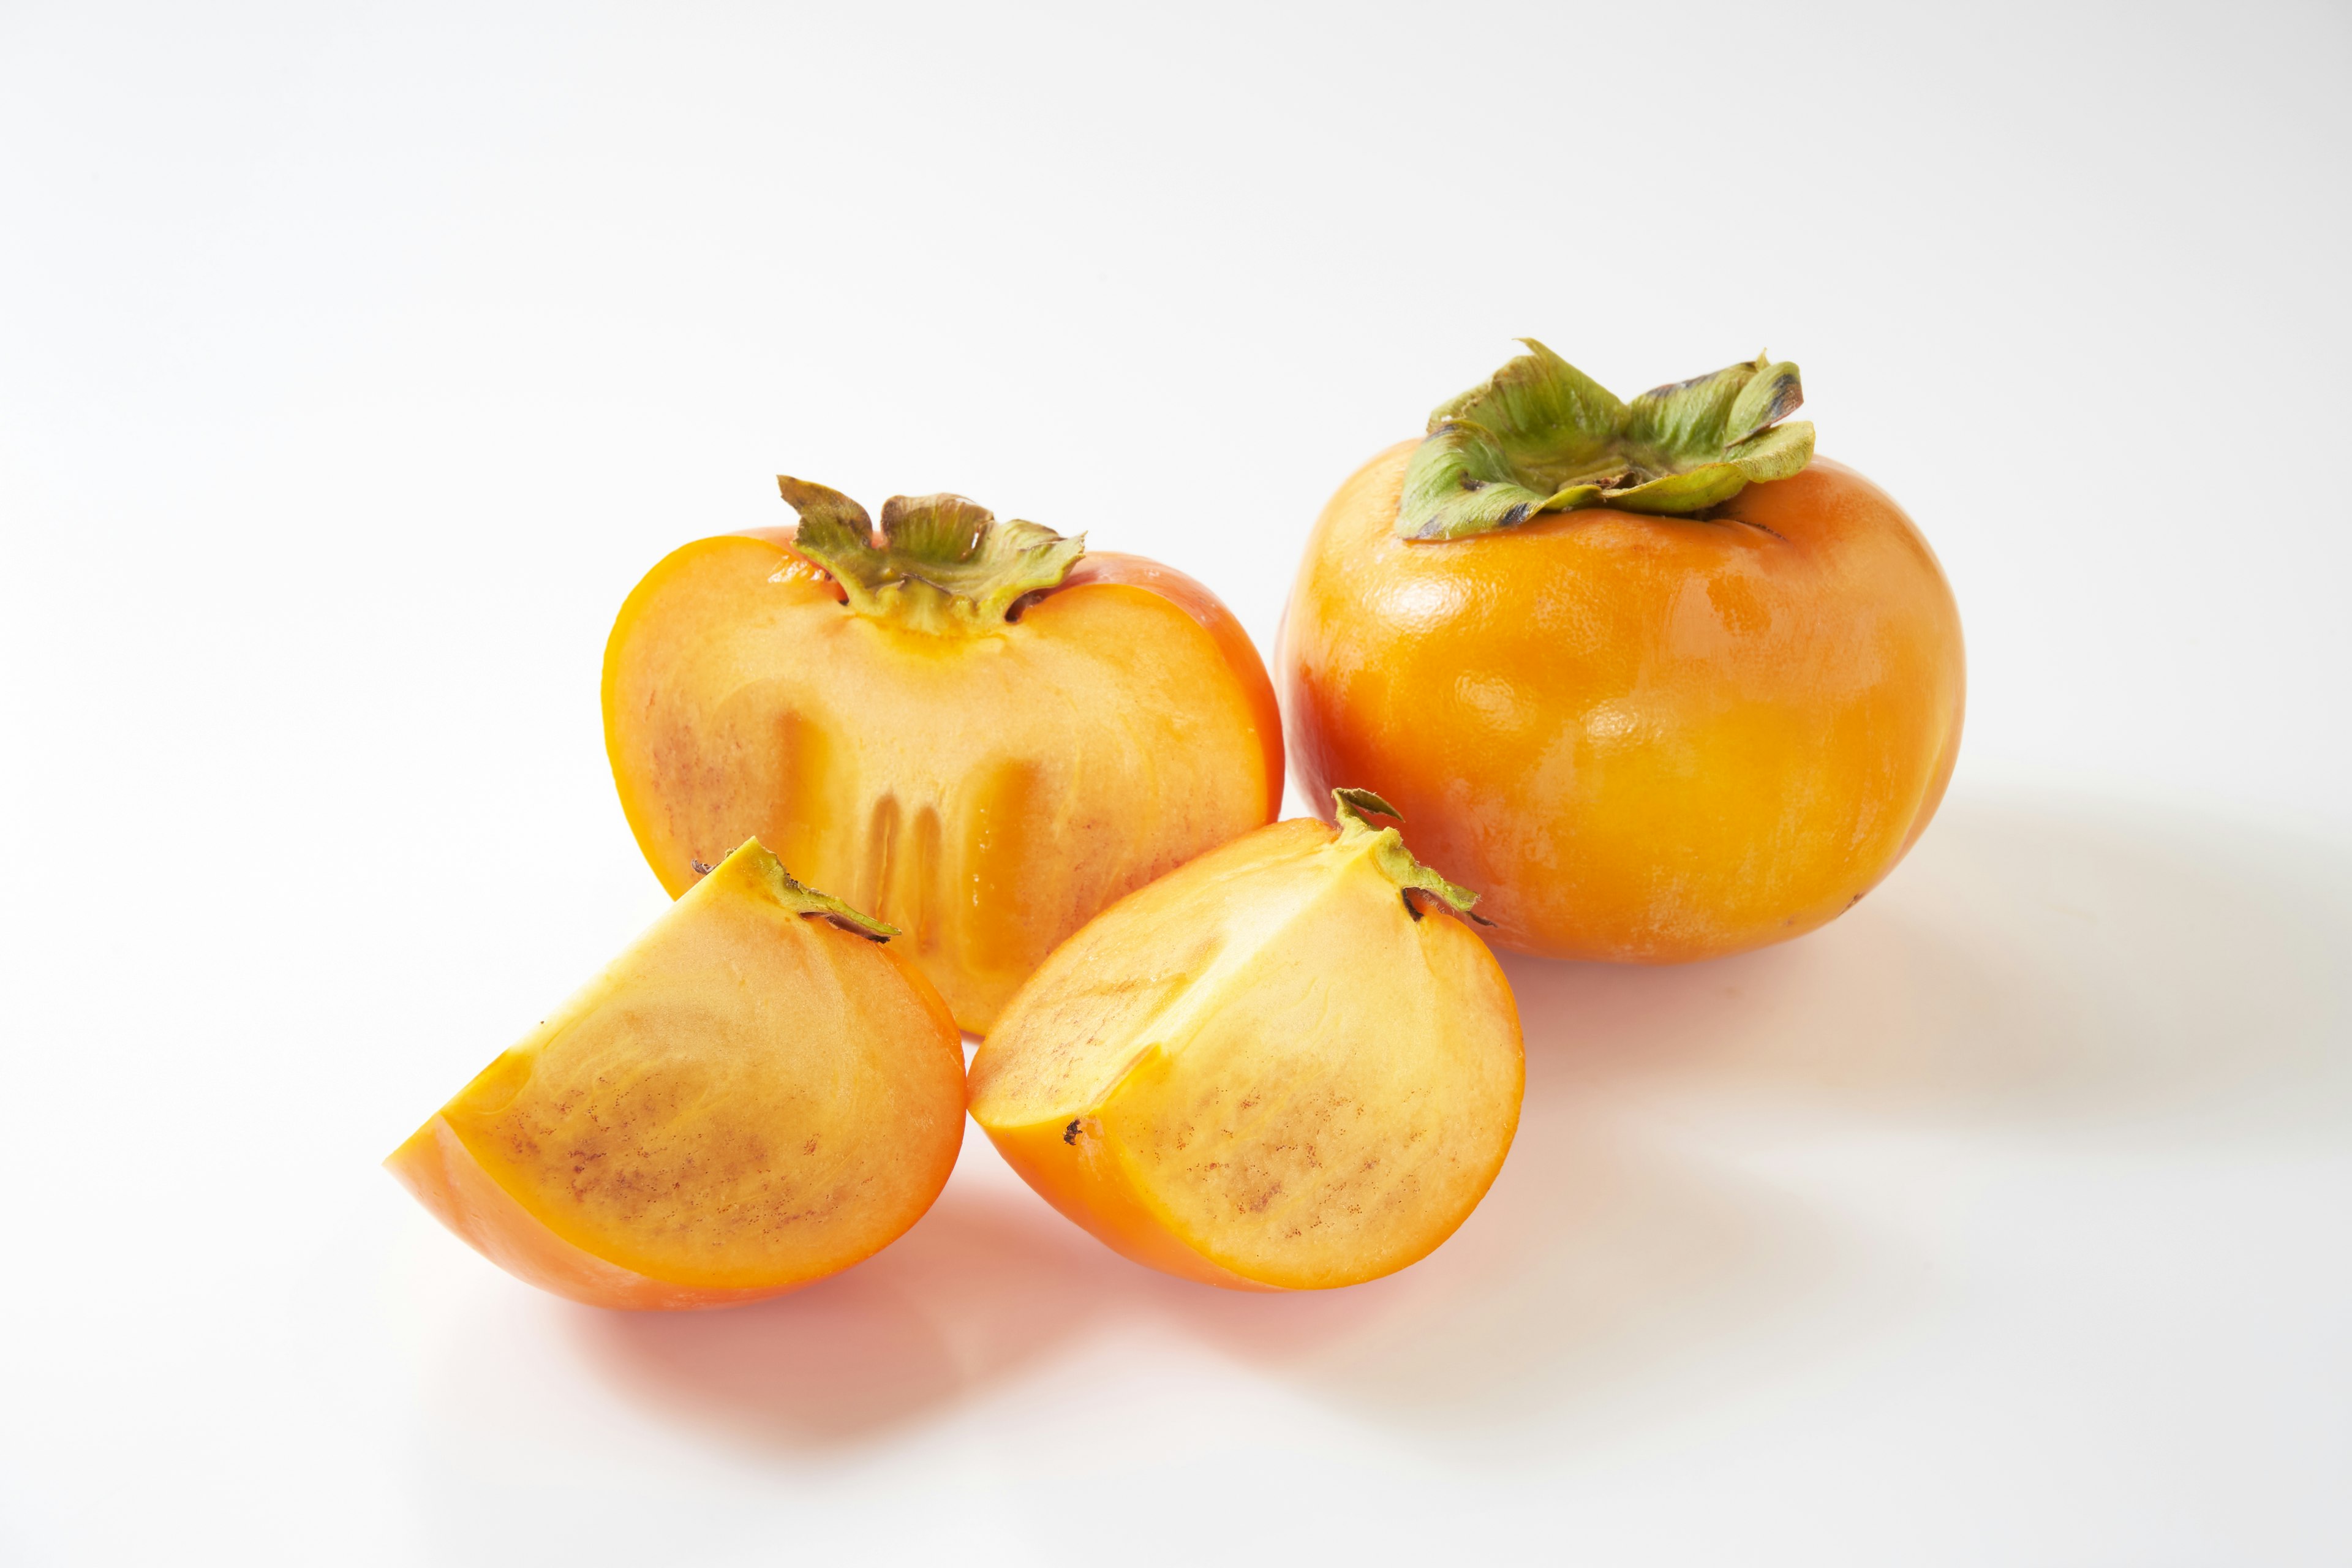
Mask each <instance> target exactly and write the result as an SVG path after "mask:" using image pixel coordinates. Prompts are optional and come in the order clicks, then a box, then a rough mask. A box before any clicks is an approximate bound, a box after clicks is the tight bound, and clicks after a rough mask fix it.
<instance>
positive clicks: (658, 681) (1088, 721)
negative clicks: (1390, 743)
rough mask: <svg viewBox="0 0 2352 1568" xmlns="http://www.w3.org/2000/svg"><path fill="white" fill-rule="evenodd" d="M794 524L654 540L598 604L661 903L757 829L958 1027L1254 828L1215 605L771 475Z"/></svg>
mask: <svg viewBox="0 0 2352 1568" xmlns="http://www.w3.org/2000/svg"><path fill="white" fill-rule="evenodd" d="M779 484H780V486H781V488H782V491H783V495H784V499H785V500H786V501H787V502H789V503H790V504H791V505H792V506H793V508H794V509H795V510H797V511H798V512H799V514H800V521H799V523H798V525H797V527H796V528H784V529H776V530H763V531H757V532H752V533H740V534H727V535H722V536H720V537H718V538H713V539H705V540H701V541H698V542H695V543H692V544H688V545H686V546H684V547H682V548H680V549H678V550H676V551H673V552H671V553H670V554H669V555H668V556H667V558H666V559H664V560H663V561H662V562H661V563H660V564H658V565H656V567H655V568H654V569H653V570H652V571H651V572H650V573H648V574H646V578H645V580H644V581H643V582H641V583H639V584H637V586H636V590H635V592H634V593H632V594H631V595H629V597H628V601H627V603H625V605H622V607H621V613H620V616H619V618H618V620H617V621H616V622H615V623H614V627H613V635H612V637H611V640H610V641H609V642H608V643H607V645H606V647H605V654H604V740H605V747H606V750H607V752H609V754H610V756H611V759H612V764H613V777H614V782H615V784H618V786H619V788H620V795H621V805H622V807H623V809H624V810H625V812H626V813H627V816H628V819H629V826H631V828H632V829H634V830H635V834H636V837H637V843H638V845H639V847H642V848H643V849H644V851H645V855H646V860H647V861H649V862H650V863H651V864H652V866H653V868H654V873H655V875H656V876H658V877H659V878H660V879H661V880H662V885H663V886H664V887H665V888H667V889H668V890H669V892H670V894H671V895H672V896H673V897H675V896H677V895H678V894H680V893H683V892H684V891H685V890H686V889H688V888H690V887H692V886H693V885H694V883H695V881H696V879H698V877H700V876H701V875H703V874H704V873H705V872H706V871H707V870H708V869H709V867H711V866H712V865H715V864H716V863H717V862H718V860H719V858H720V857H722V856H723V855H725V854H726V853H728V852H729V851H730V850H731V849H732V848H733V847H735V846H736V845H737V844H739V843H740V842H741V841H742V840H744V839H746V838H750V837H758V838H759V839H760V840H761V842H762V843H764V844H766V845H768V846H770V847H772V848H773V849H774V850H775V852H776V853H777V854H778V855H779V856H780V857H781V858H782V859H783V860H784V862H785V863H786V864H788V865H790V866H791V867H793V869H794V870H795V871H796V872H799V873H801V874H802V875H804V876H806V877H807V878H808V879H809V880H810V881H811V882H813V883H814V884H816V885H817V886H819V887H824V888H827V889H835V890H837V891H838V892H839V893H840V894H841V896H842V897H843V898H845V899H846V900H849V901H850V902H851V903H852V904H854V905H856V907H857V908H859V909H861V910H866V911H868V912H869V913H871V914H873V915H874V916H876V917H877V919H880V920H884V921H888V922H889V923H891V924H892V925H894V926H897V927H898V928H899V929H900V930H902V931H904V932H905V933H906V934H905V935H904V936H903V937H902V938H900V942H899V945H900V946H901V947H903V948H904V949H905V950H906V951H907V953H908V958H909V959H911V961H912V962H913V963H915V964H916V965H917V966H918V967H919V968H920V969H921V970H922V972H923V973H925V974H926V975H928V976H929V978H930V980H931V982H932V984H935V985H937V986H938V988H939V990H940V994H942V995H943V996H945V997H946V998H947V1001H948V1005H949V1006H950V1008H951V1009H952V1010H953V1012H954V1014H955V1017H956V1021H957V1023H958V1024H960V1025H961V1026H963V1027H964V1028H966V1029H969V1030H971V1031H972V1032H973V1033H975V1034H985V1033H986V1032H987V1031H988V1028H989V1026H990V1025H991V1024H992V1023H993V1022H994V1020H995V1017H996V1013H997V1010H998V1009H999V1008H1000V1007H1002V1006H1003V1005H1004V1002H1005V999H1006V998H1007V997H1009V996H1010V995H1011V994H1013V989H1014V987H1016V986H1017V985H1019V984H1020V983H1021V982H1022V981H1023V980H1024V978H1026V977H1027V976H1028V974H1029V973H1030V972H1031V971H1032V970H1034V968H1035V967H1036V966H1037V964H1038V963H1040V962H1042V961H1043V960H1044V958H1045V955H1046V954H1047V953H1048V952H1052V951H1053V949H1054V946H1055V943H1057V942H1060V941H1061V940H1062V939H1063V938H1064V937H1066V936H1068V935H1069V934H1070V933H1071V932H1072V931H1076V930H1077V928H1078V927H1079V926H1081V925H1083V924H1085V923H1086V921H1087V920H1088V919H1089V918H1090V917H1092V916H1093V915H1094V914H1095V912H1096V911H1097V910H1100V909H1102V908H1103V907H1105V906H1106V905H1108V904H1109V903H1111V902H1113V901H1115V900H1118V898H1120V897H1121V896H1123V895H1125V894H1126V893H1128V892H1130V891H1132V890H1133V889H1137V888H1139V887H1141V886H1143V884H1145V883H1146V882H1149V881H1150V880H1151V879H1153V878H1155V877H1157V876H1159V875H1160V874H1161V873H1162V872H1165V871H1168V870H1170V869H1171V868H1174V867H1177V866H1180V865H1181V864H1183V863H1184V862H1185V861H1187V860H1189V859H1191V858H1193V857H1194V856H1196V855H1199V854H1201V853H1202V851H1204V850H1207V849H1212V848H1214V847H1216V846H1218V845H1220V844H1223V843H1224V842H1226V841H1227V840H1228V839H1232V838H1235V837H1239V836H1240V835H1242V834H1244V833H1246V832H1248V831H1250V830H1251V829H1252V828H1255V827H1258V826H1263V825H1264V824H1265V823H1267V822H1270V821H1272V820H1273V819H1274V816H1275V815H1276V812H1277V810H1278V809H1279V808H1280V805H1281V796H1282V736H1281V726H1280V720H1279V718H1278V716H1277V714H1276V708H1275V700H1274V688H1273V684H1272V682H1271V681H1269V680H1268V679H1266V673H1265V666H1264V665H1263V664H1262V663H1261V662H1260V661H1259V659H1258V656H1257V651H1256V649H1255V647H1252V646H1251V643H1250V640H1249V637H1248V635H1247V634H1246V633H1245V632H1244V631H1243V630H1242V628H1241V626H1240V623H1238V622H1237V621H1236V620H1234V616H1233V615H1232V613H1231V612H1230V611H1228V610H1227V609H1226V608H1225V606H1224V605H1223V604H1221V603H1220V602H1219V601H1218V599H1217V597H1216V595H1213V594H1212V593H1210V592H1209V591H1208V590H1207V589H1206V588H1204V587H1202V585H1201V584H1198V583H1195V582H1193V581H1192V579H1191V578H1189V577H1186V576H1184V575H1183V574H1181V573H1178V572H1174V571H1171V570H1170V569H1169V568H1167V567H1165V566H1160V565H1158V564H1156V563H1152V562H1150V561H1147V560H1144V559H1142V558H1140V557H1138V556H1132V555H1113V554H1103V553H1088V552H1087V551H1086V546H1085V542H1084V540H1083V538H1072V539H1065V538H1063V537H1062V536H1060V535H1059V534H1056V533H1055V532H1053V531H1050V530H1048V529H1045V528H1042V527H1040V526H1038V525H1037V524H1035V523H1031V522H1021V521H1002V522H1000V521H997V520H996V519H995V518H994V517H993V516H992V514H991V513H990V512H988V511H987V510H985V509H984V508H982V507H980V506H978V505H976V504H974V503H973V502H971V501H969V500H965V499H963V498H962V497H961V496H952V495H935V496H926V497H920V498H917V499H912V500H910V499H908V498H907V497H904V496H898V497H893V498H892V499H891V500H890V501H889V502H888V503H887V505H885V506H884V508H883V509H882V526H881V529H880V531H879V532H878V534H877V531H875V529H874V527H873V524H872V522H871V521H870V520H869V519H868V518H867V516H866V510H865V509H864V508H863V507H860V506H859V505H858V504H857V503H856V502H855V501H853V500H850V499H849V498H847V497H846V496H844V495H841V494H839V493H838V492H836V491H834V490H830V489H825V488H824V487H823V486H822V485H813V484H808V483H805V482H803V481H801V480H798V479H781V480H780V481H779Z"/></svg>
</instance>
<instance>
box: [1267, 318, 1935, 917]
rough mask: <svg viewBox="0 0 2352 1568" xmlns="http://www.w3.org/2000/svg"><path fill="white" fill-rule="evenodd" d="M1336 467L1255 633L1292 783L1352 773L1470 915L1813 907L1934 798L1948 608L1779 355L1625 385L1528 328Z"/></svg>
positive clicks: (1853, 885) (1868, 882)
mask: <svg viewBox="0 0 2352 1568" xmlns="http://www.w3.org/2000/svg"><path fill="white" fill-rule="evenodd" d="M1528 350H1529V352H1528V353H1527V354H1525V355H1523V356H1521V357H1519V358H1517V359H1515V360H1513V361H1512V362H1511V363H1508V364H1507V365H1506V366H1504V367H1503V369H1502V370H1501V371H1499V372H1498V373H1497V374H1496V375H1495V376H1494V377H1493V378H1492V379H1490V380H1488V381H1487V382H1486V383H1484V384H1481V385H1479V386H1477V387H1475V388H1473V389H1472V390H1471V391H1469V392H1467V393H1465V394H1463V395H1461V396H1459V397H1456V398H1454V399H1453V400H1452V401H1451V402H1448V403H1446V404H1444V405H1441V406H1440V407H1439V408H1438V409H1437V411H1436V412H1435V413H1434V414H1433V415H1432V416H1431V417H1430V420H1429V426H1428V433H1427V434H1426V435H1425V436H1424V437H1423V438H1422V439H1420V440H1418V441H1408V442H1404V443H1402V444H1401V445H1399V446H1396V447H1391V448H1390V449H1389V450H1388V451H1385V452H1383V453H1381V455H1380V456H1379V457H1377V458H1373V459H1372V460H1371V461H1370V463H1368V464H1366V465H1365V466H1364V467H1363V468H1361V469H1360V470H1358V471H1357V473H1356V474H1355V475H1354V476H1353V477H1352V478H1350V479H1349V480H1348V481H1347V483H1346V484H1344V485H1342V486H1341V487H1340V488H1339V493H1338V494H1337V495H1336V496H1334V497H1333V498H1332V500H1331V501H1330V503H1329V505H1328V506H1327V507H1326V508H1325V509H1324V511H1323V515H1322V518H1321V520H1320V521H1318V523H1317V525H1316V527H1315V531H1314V534H1313V536H1312V538H1311V540H1310V541H1309V542H1308V544H1307V556H1306V560H1305V562H1304V563H1303V564H1302V565H1301V566H1300V568H1299V573H1298V578H1297V584H1296V585H1295V587H1294V588H1293V591H1292V594H1291V598H1290V604H1289V608H1288V611H1287V613H1286V617H1285V623H1284V631H1283V638H1282V646H1281V651H1280V654H1279V657H1278V659H1277V663H1278V665H1279V668H1280V672H1281V679H1282V684H1283V701H1284V707H1285V709H1286V719H1287V722H1288V726H1289V741H1290V756H1291V759H1292V763H1293V765H1294V766H1295V767H1296V768H1297V773H1298V778H1299V783H1300V784H1301V786H1302V787H1303V788H1304V789H1305V790H1306V792H1307V795H1308V796H1309V798H1311V799H1318V800H1319V799H1322V798H1324V797H1325V795H1326V792H1327V791H1328V788H1329V787H1330V786H1331V784H1334V783H1336V782H1346V783H1349V784H1362V785H1364V786H1366V787H1368V788H1370V789H1374V790H1377V791H1378V792H1379V793H1380V794H1381V795H1382V796H1384V797H1386V798H1387V799H1389V800H1391V801H1393V802H1394V803H1395V804H1396V805H1397V807H1398V808H1399V809H1400V810H1401V811H1402V812H1403V813H1404V814H1405V815H1406V816H1407V817H1408V818H1409V819H1410V820H1411V821H1412V825H1413V829H1414V841H1415V844H1416V846H1417V847H1419V848H1420V849H1421V850H1422V852H1423V853H1424V854H1426V855H1428V856H1429V857H1430V858H1431V859H1432V860H1433V862H1434V863H1436V864H1439V865H1442V866H1444V867H1445V868H1447V870H1448V872H1449V873H1450V874H1452V875H1454V876H1456V877H1459V878H1461V879H1463V880H1464V881H1465V882H1467V883H1469V884H1470V885H1472V886H1474V887H1475V888H1478V889H1480V890H1481V891H1482V893H1483V894H1484V895H1485V898H1484V901H1483V902H1481V904H1480V905H1479V912H1480V913H1481V914H1484V915H1486V916H1487V917H1488V918H1490V919H1491V920H1492V921H1494V922H1495V929H1494V931H1492V932H1490V933H1489V934H1490V935H1491V936H1493V937H1494V938H1495V939H1496V940H1498V941H1500V942H1503V943H1504V944H1506V945H1507V946H1511V947H1515V948H1518V949H1521V950H1523V951H1526V952H1537V953H1544V954H1549V955H1551V956H1554V957H1562V958H1591V959H1616V960H1629V961H1634V962H1642V963H1675V962H1680V961H1683V960H1687V959H1699V958H1708V957H1713V956H1715V955H1717V954H1720V953H1728V952H1739V951H1741V950H1743V949H1747V948H1752V947H1758V946H1760V945H1762V944H1764V943H1767V942H1778V941H1781V940H1783V939H1785V938H1788V937H1792V936H1795V935H1798V934H1799V933H1801V932H1803V931H1811V930H1812V929H1813V928H1815V927H1817V926H1820V925H1822V923H1824V922H1825V921H1830V920H1832V919H1833V918H1835V917H1836V916H1837V915H1838V914H1839V913H1841V912H1842V911H1843V910H1846V909H1848V908H1850V907H1851V906H1852V905H1853V903H1854V902H1855V901H1856V900H1859V899H1860V898H1861V897H1862V896H1863V894H1864V893H1865V892H1866V891H1868V890H1869V889H1870V888H1871V887H1872V886H1874V884H1875V883H1876V882H1877V881H1878V880H1879V879H1881V878H1882V877H1884V876H1885V875H1886V873H1887V872H1888V871H1889V870H1890V869H1891V868H1893V867H1894V865H1895V862H1896V861H1897V860H1899V859H1900V858H1902V856H1903V854H1904V852H1905V851H1906V850H1907V849H1908V848H1909V847H1911V845H1912V843H1913V841H1914V840H1916V838H1917V837H1918V836H1919V834H1920V832H1921V831H1922V830H1923V829H1924V828H1925V827H1926V826H1927V821H1928V819H1929V818H1930V817H1931V816H1934V814H1935V811H1936V806H1937V802H1938V801H1940V800H1941V798H1942V796H1943V794H1944V786H1945V784H1946V783H1947V781H1948V780H1949V778H1950V777H1951V772H1952V763H1953V760H1954V758H1955V757H1956V755H1957V754H1958V748H1959V741H1960V718H1961V709H1962V702H1963V689H1964V675H1963V666H1962V658H1961V647H1960V623H1959V614H1958V609H1957V607H1956V606H1955V605H1954V604H1953V601H1952V594H1951V590H1950V588H1949V587H1948V584H1946V582H1945V580H1944V574H1943V572H1942V569H1941V568H1940V567H1939V566H1938V565H1937V561H1936V557H1935V553H1934V552H1933V551H1931V550H1930V549H1929V548H1928V546H1927V540H1926V539H1925V538H1924V537H1922V536H1921V534H1920V532H1919V530H1918V529H1917V528H1916V526H1915V525H1914V524H1913V523H1912V521H1911V520H1910V519H1909V518H1908V517H1906V515H1904V512H1903V510H1902V508H1900V507H1898V506H1897V505H1895V501H1894V500H1893V499H1892V498H1890V497H1889V496H1888V495H1887V494H1886V492H1885V491H1884V490H1882V489H1879V488H1878V487H1877V486H1875V485H1874V484H1872V483H1871V482H1870V481H1869V480H1868V479H1864V478H1863V477H1862V476H1861V475H1860V474H1858V473H1855V472H1854V471H1853V470H1852V469H1850V468H1843V467H1841V466H1839V465H1838V464H1835V463H1832V462H1829V461H1827V460H1825V459H1821V458H1814V457H1813V454H1812V446H1813V431H1812V426H1811V425H1810V424H1808V423H1804V422H1801V421H1789V420H1788V419H1787V417H1786V416H1788V415H1789V414H1790V412H1792V411H1793V410H1794V409H1795V408H1796V407H1797V406H1798V405H1799V404H1800V403H1801V401H1802V390H1801V383H1800V381H1799V377H1798V374H1797V367H1796V366H1795V365H1793V364H1789V363H1769V362H1768V361H1767V360H1765V359H1763V358H1761V357H1759V359H1757V360H1756V361H1755V362H1753V363H1742V364H1736V365H1732V366H1730V367H1728V368H1727V369H1725V370H1722V371H1718V372H1717V373H1715V374H1712V375H1706V376H1700V377H1697V378H1696V379H1694V380H1691V381H1686V382H1681V383H1677V384H1673V385H1670V386H1664V387H1660V388H1658V389H1657V390H1655V391H1654V392H1650V393H1645V394H1643V395H1642V396H1640V397H1637V398H1634V399H1633V400H1632V401H1631V402H1630V403H1624V402H1620V401H1619V400H1618V399H1617V398H1615V397H1614V396H1612V395H1610V394H1609V393H1608V392H1606V391H1605V390H1603V389H1602V388H1601V387H1600V386H1599V385H1598V384H1595V383H1593V382H1592V381H1591V380H1590V379H1589V378H1587V377H1586V376H1584V375H1583V374H1580V373H1579V372H1578V371H1576V370H1575V369H1574V368H1573V367H1571V366H1570V365H1569V364H1568V363H1566V362H1564V361H1563V360H1561V359H1560V358H1559V356H1558V355H1556V354H1554V353H1551V352H1550V351H1549V349H1546V348H1544V347H1543V346H1542V345H1541V344H1540V343H1537V342H1533V341H1532V340H1529V341H1528Z"/></svg>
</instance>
